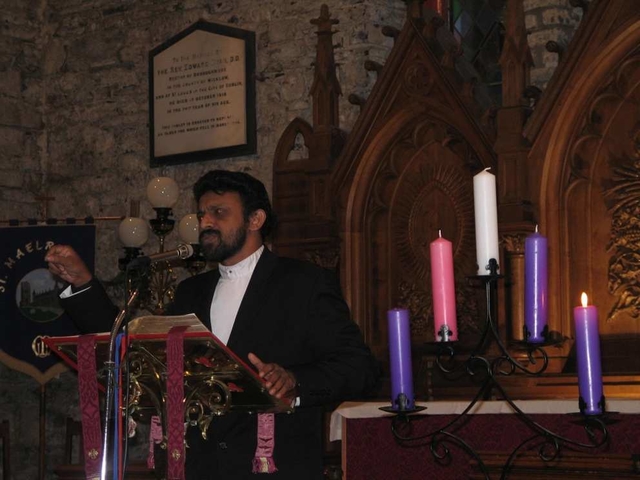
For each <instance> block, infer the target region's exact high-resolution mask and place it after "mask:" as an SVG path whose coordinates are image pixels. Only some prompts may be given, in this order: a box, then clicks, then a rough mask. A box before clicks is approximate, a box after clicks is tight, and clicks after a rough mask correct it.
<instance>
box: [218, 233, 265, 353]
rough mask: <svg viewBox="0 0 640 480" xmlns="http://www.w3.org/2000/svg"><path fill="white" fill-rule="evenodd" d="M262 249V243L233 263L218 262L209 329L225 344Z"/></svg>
mask: <svg viewBox="0 0 640 480" xmlns="http://www.w3.org/2000/svg"><path fill="white" fill-rule="evenodd" d="M263 251H264V245H263V246H261V247H260V248H259V249H258V250H256V251H255V252H253V253H252V254H251V255H249V256H248V257H247V258H245V259H244V260H242V261H240V262H238V263H236V264H235V265H230V266H225V265H222V264H218V270H219V271H220V280H218V285H216V291H215V292H214V294H213V300H212V301H211V311H210V313H211V331H212V332H213V334H214V335H215V336H216V337H218V338H219V339H220V341H221V342H222V343H224V344H225V345H226V344H227V342H228V341H229V336H230V335H231V330H232V329H233V324H234V323H235V321H236V315H237V314H238V310H240V304H241V303H242V299H243V297H244V294H245V292H246V291H247V287H248V286H249V280H251V275H253V271H254V270H255V268H256V265H257V264H258V260H260V256H261V255H262V252H263Z"/></svg>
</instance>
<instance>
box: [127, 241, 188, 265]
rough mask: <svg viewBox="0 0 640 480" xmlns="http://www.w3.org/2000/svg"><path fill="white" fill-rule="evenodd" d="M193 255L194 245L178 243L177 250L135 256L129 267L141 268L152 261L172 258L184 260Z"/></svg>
mask: <svg viewBox="0 0 640 480" xmlns="http://www.w3.org/2000/svg"><path fill="white" fill-rule="evenodd" d="M191 255H193V247H192V246H191V245H188V244H186V243H185V244H182V245H178V248H176V249H175V250H169V251H168V252H160V253H152V254H151V255H143V256H142V257H137V258H134V259H133V260H131V261H130V262H129V265H127V268H128V269H129V268H139V267H147V266H149V265H151V264H152V263H156V262H162V261H170V260H184V259H185V258H189V257H190V256H191Z"/></svg>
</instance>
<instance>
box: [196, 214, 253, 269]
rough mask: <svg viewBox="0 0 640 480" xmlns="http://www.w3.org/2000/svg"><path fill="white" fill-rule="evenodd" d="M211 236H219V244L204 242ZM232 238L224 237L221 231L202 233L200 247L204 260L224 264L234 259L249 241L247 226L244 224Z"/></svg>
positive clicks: (211, 230) (232, 234)
mask: <svg viewBox="0 0 640 480" xmlns="http://www.w3.org/2000/svg"><path fill="white" fill-rule="evenodd" d="M210 235H217V236H218V242H217V243H210V242H206V241H204V240H205V238H206V237H207V236H210ZM230 237H231V238H225V237H223V236H222V234H221V233H220V231H219V230H213V229H209V230H204V231H202V232H200V247H201V249H202V254H203V255H204V258H206V259H207V261H209V262H224V261H225V260H227V259H229V258H231V257H233V256H234V255H235V254H236V253H238V252H239V251H240V250H241V249H242V247H243V246H244V244H245V242H246V241H247V225H246V224H244V223H243V224H242V225H241V226H240V228H238V229H237V230H235V231H234V232H232V233H231V235H230Z"/></svg>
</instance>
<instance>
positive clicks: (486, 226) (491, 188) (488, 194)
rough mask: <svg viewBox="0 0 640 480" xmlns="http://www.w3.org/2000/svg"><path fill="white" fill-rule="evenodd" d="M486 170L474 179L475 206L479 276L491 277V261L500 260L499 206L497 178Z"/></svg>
mask: <svg viewBox="0 0 640 480" xmlns="http://www.w3.org/2000/svg"><path fill="white" fill-rule="evenodd" d="M487 170H489V169H488V168H485V169H484V170H483V171H482V172H480V173H478V174H477V175H476V176H474V177H473V204H474V209H475V218H476V258H477V260H478V275H489V273H490V272H489V260H490V259H491V258H495V260H496V262H499V260H500V251H499V249H498V205H497V200H496V177H495V176H494V175H492V174H491V173H489V172H488V171H487Z"/></svg>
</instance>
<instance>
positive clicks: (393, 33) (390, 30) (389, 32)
mask: <svg viewBox="0 0 640 480" xmlns="http://www.w3.org/2000/svg"><path fill="white" fill-rule="evenodd" d="M381 31H382V35H384V36H385V37H390V38H393V39H394V40H395V39H396V38H398V36H399V35H400V30H398V29H397V28H396V27H392V26H390V25H385V26H384V27H382V30H381Z"/></svg>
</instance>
